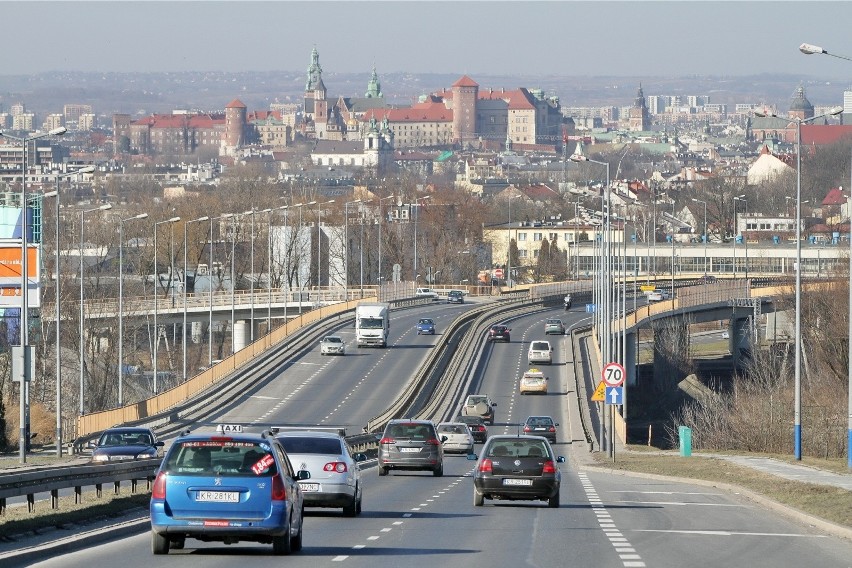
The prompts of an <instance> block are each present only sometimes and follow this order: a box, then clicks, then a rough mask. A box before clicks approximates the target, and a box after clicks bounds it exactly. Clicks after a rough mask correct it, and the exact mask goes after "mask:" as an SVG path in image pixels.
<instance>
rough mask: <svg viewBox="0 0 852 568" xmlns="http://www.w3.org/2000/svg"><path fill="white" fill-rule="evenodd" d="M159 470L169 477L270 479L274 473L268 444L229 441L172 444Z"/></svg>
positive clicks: (189, 441) (188, 441) (272, 459)
mask: <svg viewBox="0 0 852 568" xmlns="http://www.w3.org/2000/svg"><path fill="white" fill-rule="evenodd" d="M162 470H163V471H164V472H166V473H168V474H169V475H193V476H199V475H200V476H208V475H209V476H221V477H238V476H246V475H248V476H252V477H255V476H256V477H271V476H273V475H275V474H276V473H277V472H278V468H277V466H276V464H275V458H274V457H273V454H272V446H271V445H270V444H269V443H268V442H265V441H264V442H254V441H244V440H231V439H215V440H186V441H182V442H180V441H179V442H175V445H174V446H172V448H171V451H170V452H169V456H168V458H167V459H166V461H165V462H164V463H163V468H162Z"/></svg>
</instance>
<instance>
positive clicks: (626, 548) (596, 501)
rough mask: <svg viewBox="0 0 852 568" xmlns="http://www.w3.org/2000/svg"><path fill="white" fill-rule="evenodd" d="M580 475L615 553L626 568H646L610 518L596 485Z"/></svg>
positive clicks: (584, 475) (593, 508)
mask: <svg viewBox="0 0 852 568" xmlns="http://www.w3.org/2000/svg"><path fill="white" fill-rule="evenodd" d="M578 475H579V477H580V483H581V484H582V486H583V491H585V493H586V499H588V500H589V505H591V507H592V511H593V512H594V513H595V515H596V516H597V519H598V523H600V526H601V530H602V531H603V533H604V535H605V536H606V537H607V539H609V542H610V544H612V547H613V548H614V549H615V551H616V552H618V553H619V559H620V560H621V562H622V564H623V565H624V567H625V568H644V567H645V563H644V562H643V561H642V557H641V556H640V555H638V554H636V553H635V552H636V551H635V550H634V549H633V547H632V546H630V543H629V542H628V541H627V538H625V537H624V536H623V535H622V534H621V532H620V531H619V530H618V528H616V526H615V523H614V522H613V520H612V519H611V518H610V514H609V512H608V511H607V510H606V508H605V507H604V505H603V502H602V501H601V499H600V497H598V494H597V491H596V490H595V487H594V485H592V482H591V481H590V480H589V477H588V475H586V473H585V472H580V473H579V474H578ZM624 553H631V554H624Z"/></svg>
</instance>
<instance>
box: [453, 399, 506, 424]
mask: <svg viewBox="0 0 852 568" xmlns="http://www.w3.org/2000/svg"><path fill="white" fill-rule="evenodd" d="M495 406H497V403H496V402H492V401H491V399H490V398H488V395H487V394H471V395H468V397H467V399H466V400H465V401H464V405H462V411H461V413H462V416H478V417H480V418H482V420H483V421H485V422H486V423H488V424H494V407H495Z"/></svg>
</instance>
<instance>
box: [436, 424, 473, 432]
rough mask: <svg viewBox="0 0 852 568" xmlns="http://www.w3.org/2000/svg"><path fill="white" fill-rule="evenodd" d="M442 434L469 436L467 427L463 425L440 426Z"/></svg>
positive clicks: (439, 430)
mask: <svg viewBox="0 0 852 568" xmlns="http://www.w3.org/2000/svg"><path fill="white" fill-rule="evenodd" d="M438 432H439V433H441V434H467V426H464V425H462V424H441V425H439V426H438Z"/></svg>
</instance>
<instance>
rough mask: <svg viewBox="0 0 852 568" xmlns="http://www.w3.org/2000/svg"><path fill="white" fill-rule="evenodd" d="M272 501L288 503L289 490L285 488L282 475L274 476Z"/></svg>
mask: <svg viewBox="0 0 852 568" xmlns="http://www.w3.org/2000/svg"><path fill="white" fill-rule="evenodd" d="M272 500H273V501H286V500H287V488H286V487H284V478H283V477H281V474H280V473H276V474H275V475H273V476H272Z"/></svg>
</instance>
